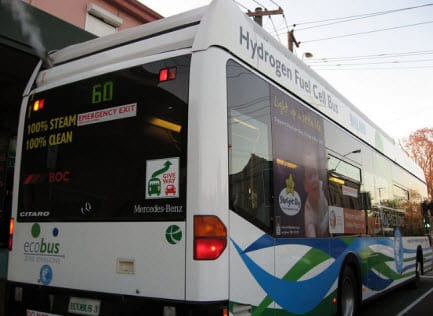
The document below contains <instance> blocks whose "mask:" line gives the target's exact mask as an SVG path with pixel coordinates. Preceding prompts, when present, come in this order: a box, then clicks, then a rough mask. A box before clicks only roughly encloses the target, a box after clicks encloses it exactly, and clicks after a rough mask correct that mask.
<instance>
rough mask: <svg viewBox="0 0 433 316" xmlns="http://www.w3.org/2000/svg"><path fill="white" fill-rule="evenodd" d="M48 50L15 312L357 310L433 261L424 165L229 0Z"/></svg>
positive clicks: (35, 89) (35, 119)
mask: <svg viewBox="0 0 433 316" xmlns="http://www.w3.org/2000/svg"><path fill="white" fill-rule="evenodd" d="M50 58H51V60H52V67H50V68H44V67H43V65H42V63H41V64H40V65H39V66H38V67H37V68H36V70H35V72H34V74H33V76H32V78H31V79H30V82H29V84H28V86H27V88H26V90H25V93H24V99H23V103H22V111H21V115H20V123H19V126H20V127H19V133H18V149H17V159H16V160H17V166H16V173H15V180H16V181H15V184H14V199H13V218H14V221H13V222H12V225H11V235H10V248H11V251H10V256H9V271H8V288H7V298H8V302H7V303H8V306H7V308H8V313H9V315H48V316H49V315H72V314H79V315H95V316H96V315H101V316H102V315H104V316H105V315H164V316H173V315H176V316H180V315H200V316H202V315H204V316H217V315H218V316H224V315H254V316H259V315H303V314H308V315H313V314H315V315H326V314H335V313H337V312H338V313H340V314H342V315H353V314H355V312H356V310H357V308H358V307H359V305H360V304H361V303H362V302H363V301H365V300H367V299H371V298H373V297H375V296H376V295H378V294H381V293H383V292H384V291H386V290H389V289H391V288H393V287H395V286H398V285H402V284H405V283H408V282H415V281H416V280H417V278H418V277H419V274H421V273H423V271H426V270H429V269H431V267H432V251H431V248H430V244H429V240H428V238H427V236H426V235H425V230H424V226H423V218H422V214H421V211H420V203H421V202H422V200H423V198H425V197H426V195H427V193H426V183H425V180H424V177H423V173H422V171H421V170H420V168H419V167H417V166H416V165H414V164H413V162H412V161H410V160H409V159H408V158H406V156H405V155H404V154H403V153H402V152H401V151H400V150H399V149H398V148H397V146H395V145H394V143H393V142H392V140H391V139H390V138H389V137H388V136H386V135H385V134H384V133H383V132H382V131H381V129H380V128H379V127H377V126H376V125H375V124H374V123H372V122H371V121H370V120H369V119H368V118H367V117H365V115H363V114H362V113H360V112H359V111H358V110H357V109H356V108H355V107H354V106H352V105H351V104H350V103H349V102H348V101H347V100H346V99H345V98H344V97H343V96H341V95H340V94H339V93H338V92H337V91H336V90H334V89H333V88H332V87H331V86H329V85H328V84H327V83H326V82H325V81H324V80H323V79H322V78H320V77H319V76H318V75H317V74H315V73H314V72H313V71H312V70H311V69H309V68H308V67H306V66H305V65H304V64H303V63H302V62H301V61H300V60H299V59H297V58H296V57H295V56H293V55H292V54H291V53H290V52H288V51H287V50H286V49H285V48H284V47H283V46H282V45H280V44H279V43H278V42H277V41H275V40H274V39H273V38H272V37H271V36H270V35H268V34H267V33H266V32H265V31H264V30H263V29H261V28H260V27H259V26H258V25H256V24H254V23H253V22H252V21H251V20H250V19H249V18H248V17H247V16H246V15H245V14H243V13H242V12H241V11H240V10H239V8H238V7H237V6H236V5H235V4H234V3H233V2H232V1H229V0H216V1H214V2H212V3H211V4H210V5H209V6H208V7H204V8H201V9H197V10H194V11H191V12H187V13H184V14H181V15H177V16H173V17H170V18H167V19H163V20H159V21H156V22H152V23H149V24H146V25H143V26H140V27H137V28H133V29H129V30H126V31H123V32H119V33H117V34H114V35H110V36H106V37H102V38H99V39H95V40H91V41H89V42H86V43H82V44H77V45H73V46H70V47H67V48H65V49H62V50H60V51H58V52H54V53H52V54H51V55H50Z"/></svg>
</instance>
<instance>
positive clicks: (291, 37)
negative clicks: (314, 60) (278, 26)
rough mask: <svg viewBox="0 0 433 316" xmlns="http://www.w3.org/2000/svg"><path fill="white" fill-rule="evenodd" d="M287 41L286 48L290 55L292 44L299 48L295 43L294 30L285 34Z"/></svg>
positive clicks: (297, 43) (296, 42)
mask: <svg viewBox="0 0 433 316" xmlns="http://www.w3.org/2000/svg"><path fill="white" fill-rule="evenodd" d="M287 41H288V44H287V47H288V48H289V51H291V52H292V53H293V44H295V46H296V47H297V48H299V42H298V41H296V38H295V30H291V31H289V32H288V33H287Z"/></svg>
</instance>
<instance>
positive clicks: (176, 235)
mask: <svg viewBox="0 0 433 316" xmlns="http://www.w3.org/2000/svg"><path fill="white" fill-rule="evenodd" d="M165 239H167V241H168V242H169V243H170V244H172V245H175V244H177V243H178V242H179V241H181V240H182V230H181V229H180V227H179V226H177V225H171V226H169V227H168V228H167V230H166V231H165Z"/></svg>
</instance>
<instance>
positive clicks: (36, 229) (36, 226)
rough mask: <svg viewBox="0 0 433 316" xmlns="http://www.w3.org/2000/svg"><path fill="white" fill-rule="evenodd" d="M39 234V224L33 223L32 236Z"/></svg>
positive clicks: (36, 236)
mask: <svg viewBox="0 0 433 316" xmlns="http://www.w3.org/2000/svg"><path fill="white" fill-rule="evenodd" d="M40 234H41V226H40V225H39V224H38V223H34V224H33V226H32V236H33V238H38V237H39V235H40Z"/></svg>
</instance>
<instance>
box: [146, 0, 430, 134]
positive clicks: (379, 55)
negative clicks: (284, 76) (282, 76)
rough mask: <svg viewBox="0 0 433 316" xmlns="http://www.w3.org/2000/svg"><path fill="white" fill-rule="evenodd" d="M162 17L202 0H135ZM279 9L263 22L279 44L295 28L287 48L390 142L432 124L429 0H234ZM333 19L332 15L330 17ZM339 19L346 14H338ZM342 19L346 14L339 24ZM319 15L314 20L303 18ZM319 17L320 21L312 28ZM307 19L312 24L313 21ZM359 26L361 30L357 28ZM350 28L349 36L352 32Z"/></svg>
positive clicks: (248, 5) (206, 0) (243, 5)
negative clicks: (309, 55)
mask: <svg viewBox="0 0 433 316" xmlns="http://www.w3.org/2000/svg"><path fill="white" fill-rule="evenodd" d="M140 1H141V2H142V3H143V4H145V5H146V6H148V7H150V8H151V9H153V10H154V11H156V12H158V13H160V14H161V15H163V16H171V15H174V14H178V13H181V12H183V11H187V10H190V9H193V8H196V7H200V6H203V5H207V4H209V3H210V0H172V1H168V0H140ZM236 3H237V4H238V6H239V7H240V8H241V10H243V11H245V12H246V11H247V10H251V11H254V9H255V8H256V7H259V6H261V7H265V8H266V9H267V10H276V9H277V8H278V7H281V8H282V9H283V11H284V16H282V15H279V16H272V18H269V17H264V18H263V21H264V24H263V27H264V28H265V29H266V30H267V31H268V32H269V33H271V34H272V35H273V36H274V37H275V38H277V39H279V40H280V41H281V42H282V43H284V44H286V43H287V31H288V30H291V29H293V25H294V24H295V25H296V26H295V27H294V30H295V37H296V39H297V41H299V42H300V46H299V48H296V50H295V54H296V55H297V56H298V57H299V58H301V59H303V60H304V61H305V62H306V63H307V64H308V65H309V66H310V67H311V68H312V69H314V70H315V71H316V72H317V73H318V74H319V75H320V76H322V77H323V78H324V79H325V80H326V81H328V82H329V83H330V84H331V85H332V86H333V87H334V88H336V89H337V90H338V91H339V92H340V93H341V94H343V95H344V96H345V97H346V98H347V99H348V100H349V101H350V102H351V103H353V104H354V105H355V106H356V107H357V108H358V109H360V110H361V111H362V112H363V113H365V114H366V115H367V116H368V117H369V118H370V119H371V120H372V121H373V122H375V123H376V124H377V125H379V126H380V127H381V128H382V129H383V130H384V131H385V132H386V133H387V134H389V135H390V136H391V137H392V138H394V139H395V140H397V141H399V140H400V141H401V140H404V139H405V138H407V137H408V136H409V135H410V134H411V133H413V132H414V131H416V130H418V129H421V128H425V127H428V128H433V101H432V99H433V1H432V0H424V1H422V0H380V1H378V0H351V1H347V0H236ZM337 18H338V19H337ZM340 18H346V19H340ZM343 20H349V21H346V22H344V23H335V22H341V21H343ZM315 21H323V22H319V23H309V22H315ZM320 24H328V25H323V26H321V27H317V26H318V25H320ZM313 26H314V27H313ZM359 33H364V34H359ZM353 34H356V35H353ZM306 52H309V53H312V54H313V57H312V58H305V53H306Z"/></svg>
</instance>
